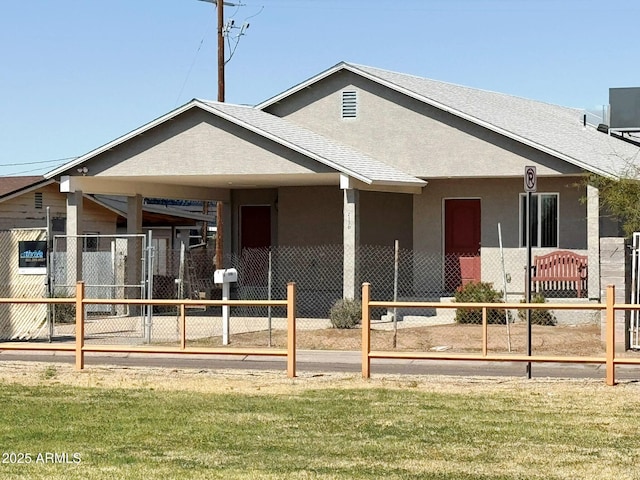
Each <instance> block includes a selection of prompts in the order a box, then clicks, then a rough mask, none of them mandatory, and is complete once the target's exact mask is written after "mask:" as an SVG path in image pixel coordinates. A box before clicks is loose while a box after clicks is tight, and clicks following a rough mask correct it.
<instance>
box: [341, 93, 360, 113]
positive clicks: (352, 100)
mask: <svg viewBox="0 0 640 480" xmlns="http://www.w3.org/2000/svg"><path fill="white" fill-rule="evenodd" d="M357 113H358V97H357V95H356V92H355V91H353V90H349V91H344V92H342V118H356V116H357Z"/></svg>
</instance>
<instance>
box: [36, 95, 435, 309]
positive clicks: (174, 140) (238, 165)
mask: <svg viewBox="0 0 640 480" xmlns="http://www.w3.org/2000/svg"><path fill="white" fill-rule="evenodd" d="M46 177H47V178H55V179H57V180H59V181H60V188H61V191H62V192H64V193H66V194H67V235H81V234H82V233H83V214H82V198H83V197H82V195H83V194H105V195H119V196H124V197H126V198H127V205H128V208H127V232H128V233H130V234H140V233H142V205H143V198H144V197H154V198H170V199H189V200H203V201H210V202H222V204H223V212H224V217H223V219H222V220H223V223H224V227H225V228H224V237H223V245H224V253H225V254H226V253H232V252H239V251H241V250H242V249H243V247H254V246H256V245H259V246H271V245H283V244H299V245H304V244H311V243H313V242H317V243H341V244H342V245H343V247H344V262H343V282H344V291H343V294H344V296H345V297H355V296H357V294H356V288H357V286H356V285H357V283H358V275H357V262H355V261H354V259H355V257H356V249H357V246H358V245H359V244H360V242H361V231H362V229H363V228H364V229H365V230H366V229H368V230H367V231H369V232H371V233H368V234H367V235H369V236H371V238H375V237H376V236H379V235H390V236H391V237H393V236H394V235H395V236H398V235H404V236H405V237H407V238H411V235H412V225H410V224H409V225H406V222H398V221H397V219H394V218H393V216H392V215H377V214H376V212H375V211H373V212H372V213H371V214H370V215H369V218H368V219H366V220H364V219H362V215H361V203H362V201H363V199H366V198H371V199H372V201H376V202H378V203H379V204H380V205H381V207H380V208H387V209H390V208H394V205H395V206H397V208H398V209H400V210H402V212H399V215H400V216H401V217H402V213H403V212H404V214H405V216H404V217H405V218H406V219H409V221H410V219H411V215H410V213H411V209H412V200H411V198H412V195H413V194H420V193H421V191H422V187H423V186H424V185H425V184H426V182H424V181H422V180H420V179H418V178H415V177H412V176H410V175H407V174H405V173H403V172H401V171H399V170H397V169H395V168H393V167H390V166H388V165H386V164H384V163H382V162H380V161H378V160H375V159H373V158H371V157H369V156H367V155H364V154H362V153H360V152H358V151H356V150H354V149H352V148H349V147H347V146H344V145H340V144H338V143H336V142H334V141H332V140H329V139H327V138H325V137H322V136H320V135H318V134H316V133H314V132H311V131H309V130H306V129H304V128H301V127H299V126H297V125H295V124H293V123H291V122H289V121H287V120H285V119H282V118H279V117H276V116H273V115H271V114H268V113H265V112H263V111H261V110H257V109H255V108H253V107H247V106H239V105H231V104H223V103H213V102H205V101H201V100H193V101H191V102H189V103H187V104H186V105H183V106H182V107H180V108H178V109H176V110H174V111H172V112H169V113H168V114H166V115H164V116H162V117H160V118H158V119H156V120H154V121H152V122H150V123H148V124H146V125H144V126H142V127H140V128H138V129H136V130H134V131H132V132H130V133H128V134H126V135H123V136H122V137H120V138H118V139H116V140H114V141H112V142H110V143H108V144H106V145H103V146H102V147H99V148H97V149H95V150H93V151H91V152H89V153H87V154H86V155H83V156H82V157H79V158H77V159H76V160H74V161H71V162H69V163H67V164H65V165H63V166H62V167H60V168H58V169H56V170H54V171H52V172H50V173H48V174H47V175H46ZM376 195H387V196H386V197H384V198H383V199H380V198H376V197H375V196H376ZM389 200H391V201H389ZM372 223H373V225H374V226H375V228H373V227H372V226H371V224H372ZM267 243H268V245H266V244H267ZM77 262H81V259H80V256H79V255H78V256H77ZM78 264H79V263H76V265H78ZM78 271H81V269H78V268H76V272H78ZM76 277H78V274H77V273H76Z"/></svg>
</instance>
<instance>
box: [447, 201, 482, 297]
mask: <svg viewBox="0 0 640 480" xmlns="http://www.w3.org/2000/svg"><path fill="white" fill-rule="evenodd" d="M480 224H481V218H480V200H479V199H457V198H456V199H450V200H445V202H444V254H445V268H444V275H445V289H446V290H447V291H448V292H453V291H454V290H455V289H456V288H458V287H459V286H460V285H464V284H466V283H469V282H479V281H480Z"/></svg>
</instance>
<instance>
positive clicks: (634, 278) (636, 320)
mask: <svg viewBox="0 0 640 480" xmlns="http://www.w3.org/2000/svg"><path fill="white" fill-rule="evenodd" d="M639 256H640V232H635V233H634V234H633V243H632V245H631V303H632V304H639V303H640V285H639V280H640V258H639ZM629 335H630V341H629V346H630V348H632V349H637V348H640V312H639V311H638V310H631V326H630V329H629Z"/></svg>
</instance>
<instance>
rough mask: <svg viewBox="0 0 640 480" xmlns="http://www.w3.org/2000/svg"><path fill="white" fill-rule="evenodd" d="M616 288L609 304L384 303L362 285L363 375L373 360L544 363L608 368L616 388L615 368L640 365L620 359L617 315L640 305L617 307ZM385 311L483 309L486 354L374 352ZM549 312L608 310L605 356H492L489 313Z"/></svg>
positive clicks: (609, 382) (608, 295) (607, 376)
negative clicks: (375, 313) (374, 333)
mask: <svg viewBox="0 0 640 480" xmlns="http://www.w3.org/2000/svg"><path fill="white" fill-rule="evenodd" d="M614 299H615V288H614V287H613V286H612V285H610V286H608V287H607V292H606V303H584V304H576V303H498V304H496V303H480V302H479V303H462V302H460V303H457V302H451V303H441V302H380V301H372V300H371V286H370V284H368V283H364V284H363V285H362V376H363V377H364V378H370V376H371V359H372V358H378V359H406V360H409V359H411V360H459V361H483V362H487V361H488V362H532V363H533V362H544V363H595V364H604V365H605V366H606V374H605V381H606V383H607V385H615V366H616V365H620V364H627V365H640V358H624V357H616V353H615V312H616V311H618V310H632V309H640V305H631V304H616V303H615V300H614ZM375 307H383V308H438V309H440V308H445V309H446V308H456V309H457V308H469V309H470V308H474V309H482V354H480V355H474V354H455V353H443V352H406V351H403V352H396V351H372V350H371V309H372V308H375ZM495 308H499V309H501V310H507V309H531V310H536V309H540V310H542V309H545V310H604V311H605V312H606V318H605V322H606V341H605V355H604V356H549V355H545V356H542V355H511V354H505V355H491V354H489V353H488V348H487V338H488V321H487V310H490V309H495Z"/></svg>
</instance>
